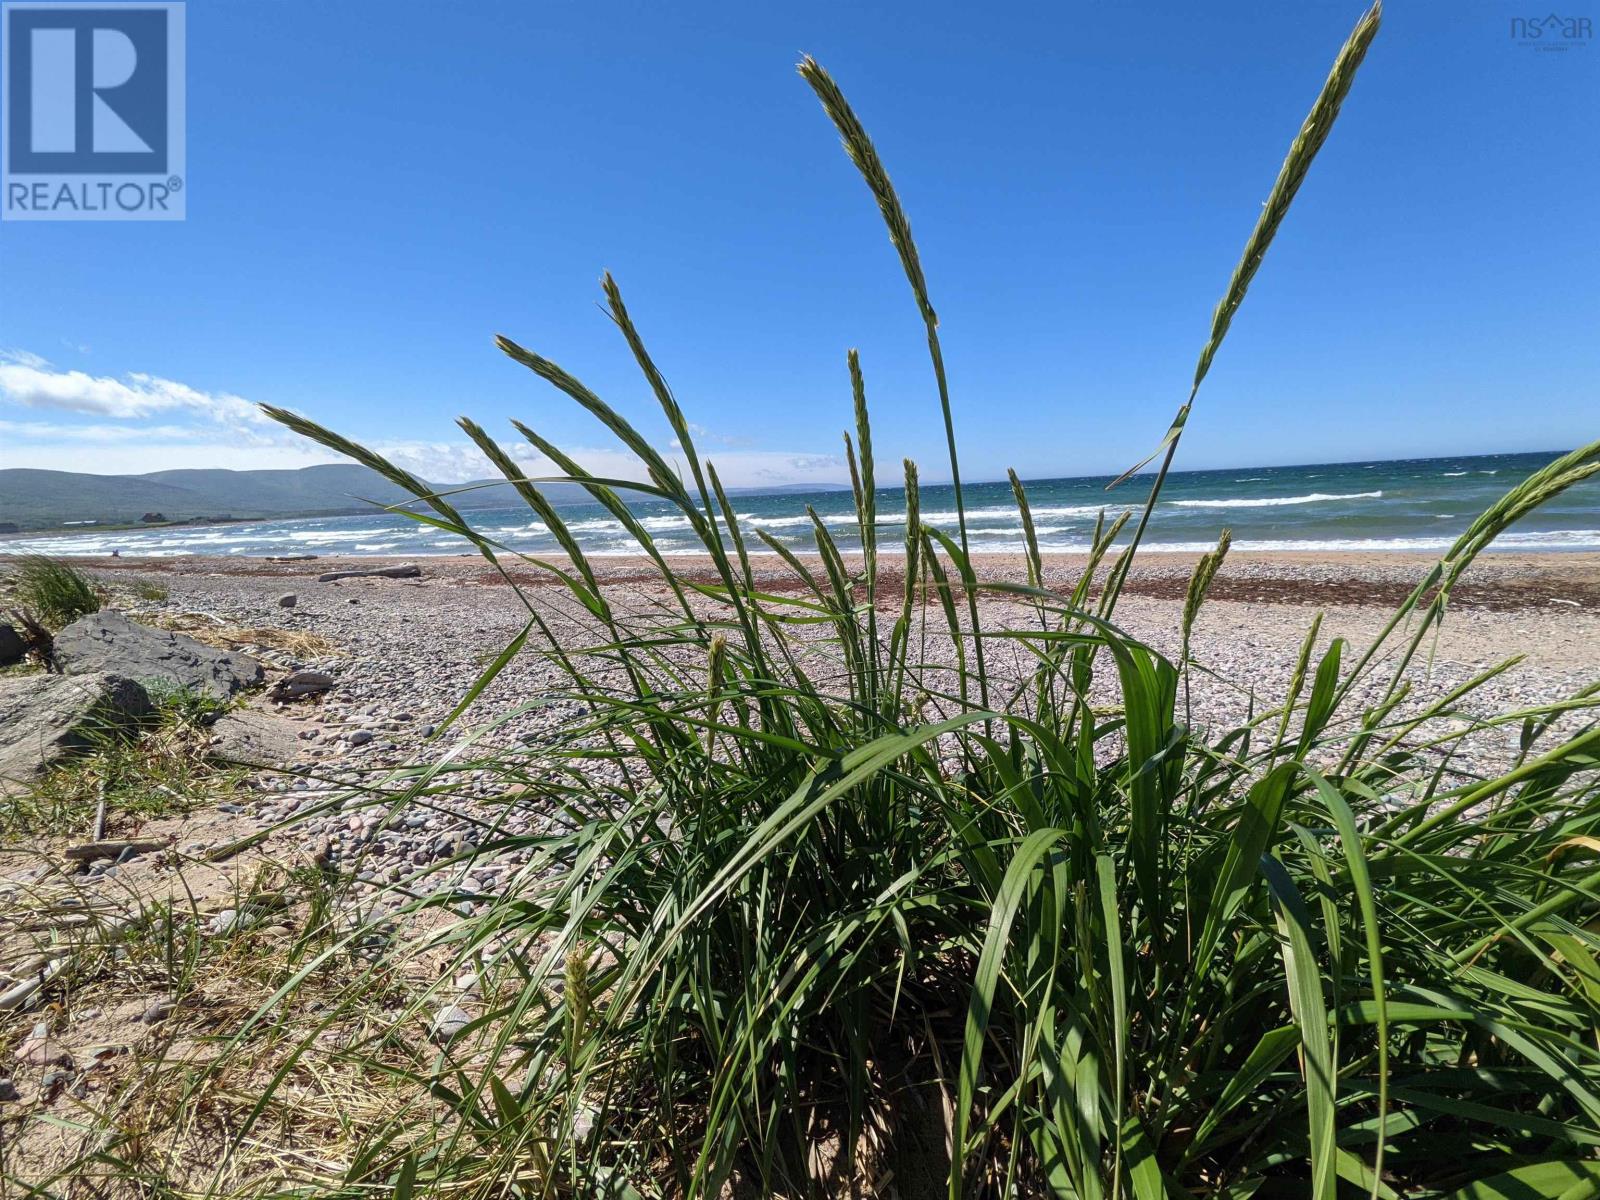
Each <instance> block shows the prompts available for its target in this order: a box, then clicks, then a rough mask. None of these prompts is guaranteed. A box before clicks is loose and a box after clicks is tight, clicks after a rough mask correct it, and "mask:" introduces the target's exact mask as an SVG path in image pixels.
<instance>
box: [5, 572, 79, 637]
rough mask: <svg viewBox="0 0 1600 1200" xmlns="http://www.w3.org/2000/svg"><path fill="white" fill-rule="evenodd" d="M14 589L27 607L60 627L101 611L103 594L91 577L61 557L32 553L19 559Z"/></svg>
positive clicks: (55, 626)
mask: <svg viewBox="0 0 1600 1200" xmlns="http://www.w3.org/2000/svg"><path fill="white" fill-rule="evenodd" d="M11 584H12V589H13V591H14V592H15V594H16V598H17V601H18V602H19V603H20V605H21V606H22V608H23V609H25V610H26V611H29V612H32V613H34V614H36V615H37V616H38V617H39V618H40V619H42V620H43V621H44V622H45V624H47V625H50V626H52V627H53V628H56V629H59V628H61V627H62V626H63V625H70V624H71V623H72V622H74V621H76V620H77V619H78V618H79V617H82V616H87V615H88V614H89V613H92V612H99V611H100V595H99V593H98V592H96V591H95V587H94V584H92V583H91V582H89V578H88V577H87V576H86V575H84V574H83V572H81V571H79V570H77V569H76V568H75V567H72V566H70V565H68V564H67V563H64V562H62V561H61V560H60V559H55V558H49V557H46V556H45V555H43V554H29V555H26V556H24V557H22V558H20V559H18V560H17V565H16V567H15V569H14V570H13V572H12V578H11Z"/></svg>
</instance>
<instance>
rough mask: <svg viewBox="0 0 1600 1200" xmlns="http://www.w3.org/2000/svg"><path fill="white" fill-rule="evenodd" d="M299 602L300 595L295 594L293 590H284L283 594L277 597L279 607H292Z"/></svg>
mask: <svg viewBox="0 0 1600 1200" xmlns="http://www.w3.org/2000/svg"><path fill="white" fill-rule="evenodd" d="M299 603H300V597H299V596H296V595H295V594H294V593H293V592H285V593H284V594H283V595H281V596H279V597H278V607H279V608H293V607H294V606H295V605H296V604H299Z"/></svg>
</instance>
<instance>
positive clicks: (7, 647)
mask: <svg viewBox="0 0 1600 1200" xmlns="http://www.w3.org/2000/svg"><path fill="white" fill-rule="evenodd" d="M27 650H28V643H27V642H25V641H23V640H22V635H21V634H20V633H18V632H17V631H16V630H15V629H13V628H11V626H10V625H8V624H6V623H5V622H4V621H0V667H9V666H10V665H11V664H12V663H14V662H21V661H22V656H23V655H24V654H26V653H27Z"/></svg>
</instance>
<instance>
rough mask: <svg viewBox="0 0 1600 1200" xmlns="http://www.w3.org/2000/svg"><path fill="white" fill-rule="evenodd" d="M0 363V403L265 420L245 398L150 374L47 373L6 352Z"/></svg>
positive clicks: (132, 415)
mask: <svg viewBox="0 0 1600 1200" xmlns="http://www.w3.org/2000/svg"><path fill="white" fill-rule="evenodd" d="M8 358H9V359H10V361H6V362H0V400H5V401H8V402H10V403H12V404H19V405H21V406H22V407H24V408H42V409H49V410H51V411H55V412H70V413H84V414H88V415H92V416H102V417H112V418H116V419H119V420H132V419H136V418H139V417H148V416H152V415H154V414H156V413H166V412H181V413H187V414H189V415H190V416H193V417H199V418H201V419H204V420H210V421H213V422H215V423H217V424H220V425H227V426H237V427H244V428H250V427H259V426H262V425H265V424H266V423H267V418H266V417H265V416H264V415H262V413H261V411H260V410H259V409H258V408H256V406H255V405H253V404H251V403H250V402H249V401H248V400H245V399H243V398H242V397H240V396H234V395H230V394H228V393H226V392H220V393H216V392H203V391H200V390H199V389H197V388H192V387H190V386H189V385H188V384H184V383H177V382H175V381H173V380H171V379H161V378H159V377H158V376H155V375H143V374H131V375H127V376H124V377H123V378H122V379H114V378H112V377H111V376H108V375H89V374H87V373H85V372H83V371H57V370H53V369H52V368H51V367H50V365H49V364H48V363H46V362H45V360H44V359H42V358H40V357H39V356H38V355H34V354H27V353H26V352H16V351H12V352H11V353H10V354H9V355H8Z"/></svg>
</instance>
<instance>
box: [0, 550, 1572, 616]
mask: <svg viewBox="0 0 1600 1200" xmlns="http://www.w3.org/2000/svg"><path fill="white" fill-rule="evenodd" d="M552 557H553V558H555V560H556V561H558V562H563V561H564V559H562V558H561V557H560V556H552ZM799 557H800V559H801V561H802V562H806V563H807V564H808V565H815V564H816V563H817V562H818V561H819V560H818V559H817V557H816V555H815V554H802V555H800V556H799ZM1198 558H1199V555H1198V554H1195V553H1191V552H1182V553H1177V552H1174V553H1165V554H1159V555H1151V556H1148V557H1139V558H1136V559H1135V560H1134V564H1133V567H1132V569H1131V570H1130V572H1129V575H1128V583H1127V591H1128V593H1129V594H1131V595H1141V596H1146V597H1149V598H1151V599H1156V600H1171V601H1177V602H1181V601H1182V599H1183V596H1184V593H1185V590H1186V589H1187V586H1188V580H1189V575H1190V573H1191V572H1192V571H1193V569H1194V564H1195V562H1196V561H1197V560H1198ZM3 561H4V560H3V559H0V563H3ZM413 561H414V562H416V563H417V564H418V565H419V566H421V567H422V569H423V573H424V576H426V577H430V578H433V579H436V580H444V581H449V582H452V583H455V584H479V585H486V586H503V585H504V584H505V579H504V578H502V577H501V576H500V575H499V574H498V573H497V572H496V571H495V570H494V569H493V568H492V567H490V566H489V565H488V564H487V563H486V562H485V561H484V560H483V559H482V557H481V556H479V555H477V554H473V553H462V554H455V555H432V556H429V555H377V554H374V555H326V556H323V555H318V556H315V557H312V558H286V559H282V560H279V561H272V560H270V559H268V558H246V557H244V556H241V555H173V556H170V557H165V558H124V557H119V558H111V557H109V556H106V557H84V558H75V559H73V560H72V562H73V564H74V565H75V566H77V567H80V568H82V569H85V570H91V571H105V572H111V573H130V574H146V575H152V576H168V577H171V576H186V577H194V576H200V577H204V576H212V577H219V576H220V577H246V578H248V577H256V578H264V579H283V580H306V581H308V582H314V581H315V579H316V577H317V576H318V575H320V574H322V573H324V572H328V571H336V570H358V571H359V570H373V569H377V568H380V567H385V566H392V565H396V564H399V563H404V562H413ZM589 561H590V565H591V567H592V568H593V570H594V572H595V574H596V577H597V578H598V579H599V580H600V581H601V582H602V583H613V584H628V585H635V586H649V585H650V584H651V583H652V582H657V581H659V574H658V571H657V568H656V566H655V564H654V563H653V562H652V561H651V560H650V559H649V558H648V557H646V556H645V555H643V554H614V555H606V556H599V555H596V556H592V557H591V558H590V560H589ZM670 561H671V562H672V565H673V568H674V570H676V571H679V572H681V573H683V574H684V575H685V576H687V577H688V578H691V579H694V580H695V581H696V582H715V572H714V568H713V564H712V562H711V559H710V558H709V556H706V555H692V554H683V555H675V556H673V557H672V558H671V560H670ZM845 561H846V563H847V564H851V565H854V564H857V563H859V562H860V557H859V555H846V556H845ZM899 561H900V559H899V556H898V555H895V556H893V557H890V556H888V555H885V556H884V557H883V558H882V559H881V560H880V569H879V574H880V580H881V582H882V586H884V587H885V588H892V589H895V590H898V589H899V588H900V586H901V584H900V582H899V579H900V571H899ZM971 561H972V565H973V569H974V573H975V574H976V576H977V577H978V579H979V581H980V582H982V583H995V582H1020V581H1022V580H1023V579H1025V578H1026V563H1025V559H1024V557H1023V556H1022V555H1021V554H1015V553H1003V554H1002V553H983V552H980V553H975V554H974V555H973V556H972V560H971ZM1085 561H1086V558H1085V556H1084V555H1082V554H1070V553H1064V552H1053V553H1045V554H1043V555H1041V563H1042V565H1043V568H1044V581H1045V584H1046V586H1047V587H1049V588H1050V589H1051V590H1052V591H1060V590H1061V589H1062V588H1063V587H1070V586H1071V585H1072V584H1073V583H1075V582H1076V580H1077V578H1078V576H1079V574H1080V573H1081V572H1082V569H1083V565H1084V563H1085ZM1437 562H1438V556H1437V555H1433V554H1423V553H1418V552H1415V551H1398V550H1386V551H1370V552H1356V551H1241V550H1235V551H1233V552H1231V553H1230V554H1229V555H1228V558H1227V561H1226V562H1225V563H1224V565H1223V568H1222V570H1221V571H1220V572H1219V573H1218V575H1217V578H1216V580H1215V582H1214V583H1213V585H1212V588H1211V591H1210V593H1209V601H1210V602H1215V603H1224V604H1227V603H1245V604H1249V603H1273V604H1290V605H1296V606H1302V607H1322V608H1343V607H1363V608H1365V607H1383V608H1393V607H1394V606H1396V605H1398V604H1399V603H1400V602H1401V601H1403V600H1404V599H1405V597H1406V596H1407V595H1409V594H1410V592H1411V590H1412V589H1413V588H1414V587H1415V586H1416V584H1417V583H1418V582H1420V581H1421V579H1422V578H1423V577H1424V576H1425V575H1426V574H1427V572H1428V571H1429V570H1430V569H1431V568H1432V567H1433V566H1434V564H1435V563H1437ZM501 564H502V566H503V567H504V569H505V570H506V572H507V573H508V574H509V575H510V576H511V578H512V579H513V580H514V581H515V582H516V583H517V584H518V585H519V586H530V587H535V588H538V587H545V586H554V587H561V586H563V585H561V584H560V582H559V580H557V579H556V578H555V577H553V576H551V575H549V574H548V573H546V572H543V571H541V570H540V569H539V568H537V567H535V566H532V565H530V564H528V563H526V562H524V561H520V560H519V559H518V557H517V556H515V555H511V554H503V555H501ZM1107 566H1108V564H1107V563H1102V566H1101V573H1102V575H1103V574H1104V572H1105V570H1106V569H1107ZM751 569H752V573H753V574H754V576H755V578H756V581H757V583H758V584H759V585H761V586H763V587H766V588H774V589H779V590H790V589H793V588H795V587H798V586H800V584H799V581H798V580H796V578H795V576H794V573H793V571H792V570H791V568H790V567H789V566H788V565H787V564H786V563H784V562H783V560H782V559H781V558H779V557H778V556H777V555H774V554H768V555H764V556H756V555H752V556H751ZM1451 604H1452V607H1456V608H1466V609H1472V608H1482V609H1487V610H1490V611H1498V612H1508V611H1526V610H1541V611H1551V612H1552V613H1553V612H1555V611H1557V610H1564V611H1574V610H1581V611H1593V612H1600V552H1596V551H1580V550H1572V551H1524V550H1503V551H1498V552H1495V553H1493V554H1486V555H1483V556H1480V557H1479V559H1478V560H1477V561H1476V562H1475V563H1473V565H1472V567H1471V568H1469V570H1468V572H1467V574H1466V576H1465V577H1464V579H1463V580H1462V582H1461V584H1460V585H1459V586H1458V587H1457V588H1456V589H1455V591H1454V592H1453V594H1452V597H1451Z"/></svg>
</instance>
